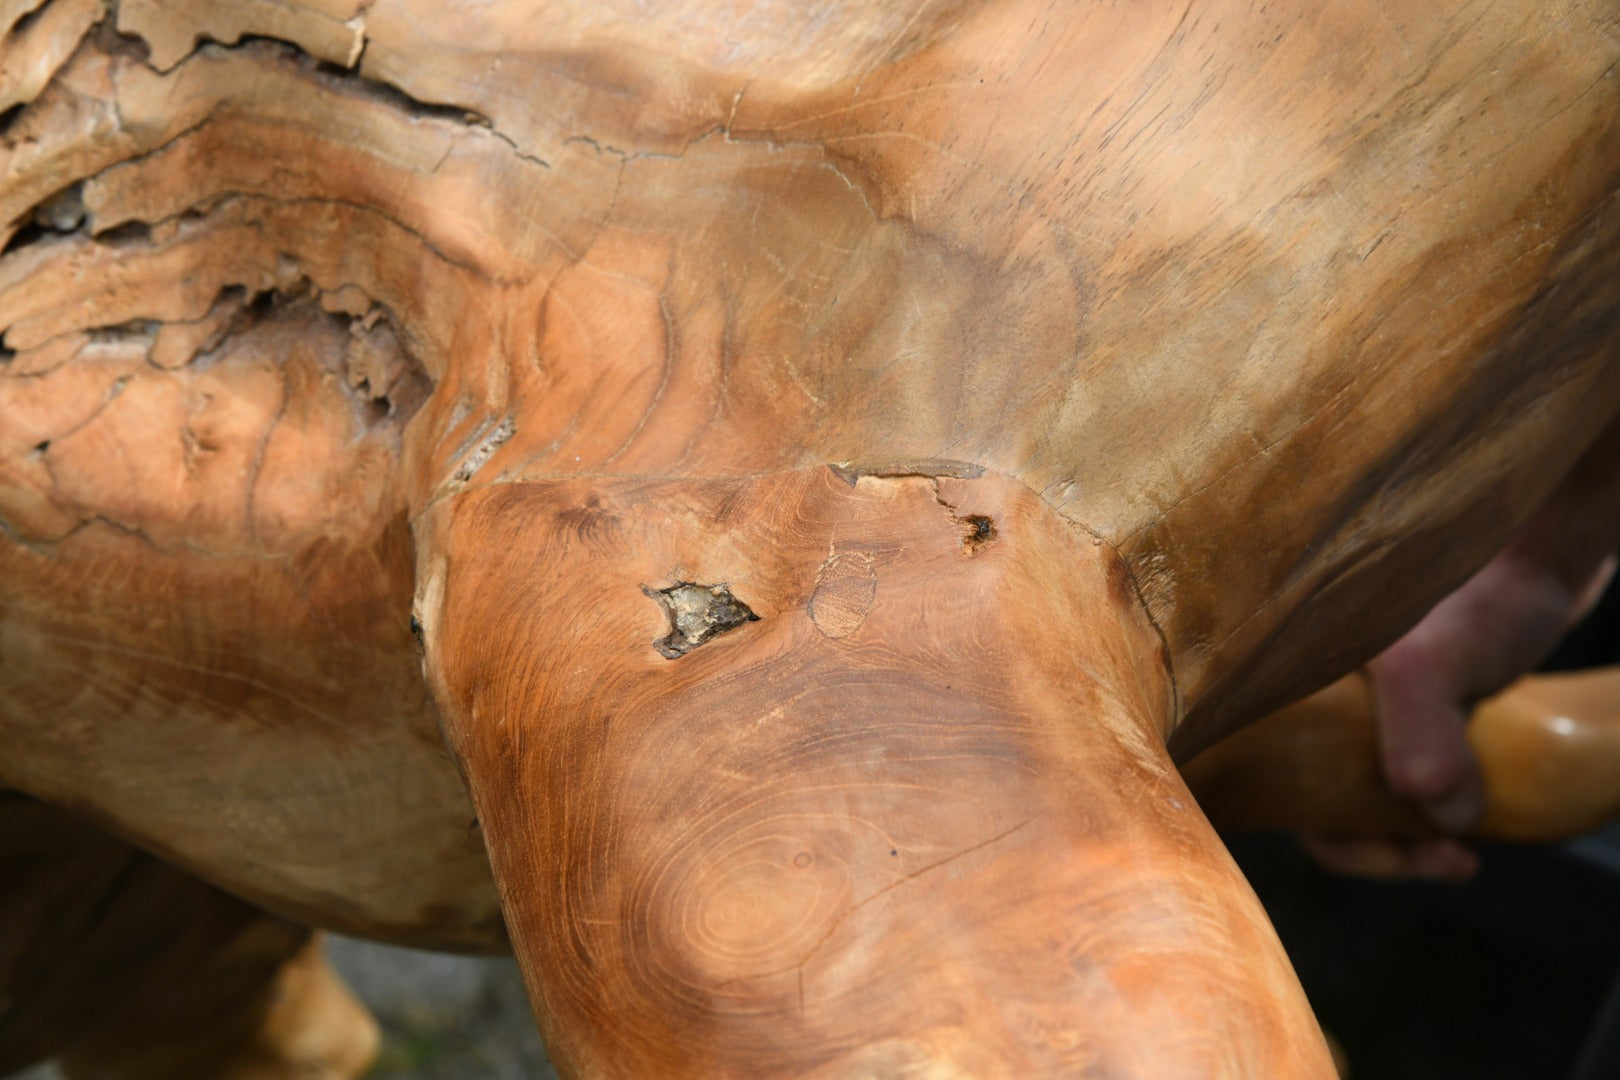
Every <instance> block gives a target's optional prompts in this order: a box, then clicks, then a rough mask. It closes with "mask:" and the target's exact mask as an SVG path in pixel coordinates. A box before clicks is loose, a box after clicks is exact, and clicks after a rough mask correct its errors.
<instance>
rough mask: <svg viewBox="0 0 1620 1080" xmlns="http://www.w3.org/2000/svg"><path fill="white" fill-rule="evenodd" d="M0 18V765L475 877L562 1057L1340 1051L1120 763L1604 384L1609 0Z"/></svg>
mask: <svg viewBox="0 0 1620 1080" xmlns="http://www.w3.org/2000/svg"><path fill="white" fill-rule="evenodd" d="M0 59H3V65H0V66H3V71H4V75H3V76H0V108H6V107H8V106H12V105H14V106H15V111H13V112H10V113H7V114H6V116H5V118H4V120H3V121H0V123H3V124H4V128H3V131H0V238H3V241H4V242H5V244H6V248H5V251H4V253H3V255H0V330H3V334H4V338H3V341H4V348H5V352H4V353H3V354H0V737H3V738H4V740H5V743H6V746H7V753H6V754H5V755H4V756H0V785H4V786H6V787H9V788H12V789H15V790H19V791H24V792H27V793H29V794H30V795H32V796H34V797H37V798H39V799H42V800H44V801H46V802H48V803H51V804H53V805H57V806H63V807H70V808H72V810H73V811H75V812H76V813H79V814H81V815H83V816H84V817H86V818H88V819H89V820H91V821H94V822H96V823H98V824H99V825H100V826H102V827H105V828H107V829H109V830H112V831H114V832H116V833H117V834H118V835H119V836H120V837H123V838H126V839H127V840H129V841H132V842H133V843H135V844H138V845H140V846H141V847H143V848H144V849H146V850H149V851H154V852H157V853H159V854H161V855H162V856H163V857H164V858H166V859H169V860H171V861H173V862H174V863H176V864H178V865H179V866H181V867H184V868H185V869H187V870H188V871H191V872H194V873H196V874H198V875H201V876H202V877H204V878H206V879H207V880H208V881H210V882H212V883H214V884H216V885H218V886H220V887H222V888H225V889H227V890H230V891H231V892H234V893H236V894H238V895H241V896H244V897H247V898H249V899H251V900H252V901H253V902H254V903H256V904H258V905H261V906H263V907H265V908H268V909H270V910H272V911H275V912H277V913H280V914H282V915H285V916H287V917H290V918H295V919H298V920H303V921H307V922H312V923H318V924H320V925H327V926H336V927H342V928H346V929H349V930H351V931H357V932H363V933H369V934H373V935H375V936H380V937H385V938H390V939H395V940H410V941H414V942H417V943H422V944H434V945H441V946H449V947H460V948H500V947H502V946H503V945H504V942H505V926H503V919H504V920H505V923H506V924H509V928H510V931H511V934H512V939H513V941H514V943H515V944H516V946H517V949H518V952H519V956H520V959H521V960H522V961H523V963H524V965H525V970H526V975H527V978H528V980H529V986H530V989H531V992H532V994H533V996H534V997H535V999H536V1003H537V1007H538V1009H539V1012H540V1013H541V1015H542V1022H543V1024H544V1026H545V1027H546V1030H547V1034H548V1037H549V1038H550V1039H551V1041H552V1043H553V1044H554V1046H555V1047H556V1048H557V1051H558V1054H559V1057H560V1058H561V1060H562V1061H563V1062H564V1063H565V1064H566V1065H567V1066H568V1067H569V1068H570V1069H571V1070H572V1071H574V1072H575V1073H577V1074H580V1075H592V1076H594V1075H636V1074H638V1073H639V1074H642V1075H646V1074H649V1073H652V1074H657V1075H671V1076H673V1075H680V1074H682V1073H685V1074H687V1075H705V1076H707V1075H728V1074H729V1075H761V1074H767V1073H772V1072H801V1071H806V1070H809V1071H816V1070H820V1071H821V1072H823V1073H827V1074H840V1073H848V1072H850V1071H852V1070H853V1071H860V1070H862V1069H874V1068H875V1069H880V1070H881V1069H883V1068H889V1067H891V1066H892V1067H894V1068H899V1067H901V1066H902V1065H908V1066H914V1067H915V1068H916V1069H918V1070H919V1071H926V1072H932V1073H936V1074H940V1075H946V1074H953V1070H954V1073H960V1074H970V1075H1005V1074H1007V1073H1008V1072H1009V1071H1013V1072H1017V1071H1020V1070H1026V1071H1027V1070H1029V1069H1033V1070H1035V1071H1052V1070H1059V1071H1061V1070H1064V1069H1070V1070H1075V1071H1079V1070H1081V1069H1083V1068H1088V1067H1090V1068H1095V1069H1098V1070H1102V1069H1113V1070H1115V1071H1117V1072H1119V1073H1122V1074H1124V1075H1141V1076H1155V1077H1157V1076H1172V1075H1195V1076H1199V1077H1206V1076H1253V1075H1289V1076H1301V1077H1305V1076H1316V1075H1330V1073H1329V1069H1330V1066H1329V1065H1328V1063H1327V1056H1326V1052H1325V1050H1324V1048H1323V1047H1322V1045H1321V1041H1320V1039H1319V1037H1318V1035H1317V1033H1316V1031H1315V1026H1314V1023H1313V1021H1312V1020H1311V1018H1310V1015H1309V1011H1308V1009H1307V1007H1306V1005H1305V1003H1304V999H1303V996H1302V995H1301V994H1300V992H1299V990H1298V988H1297V986H1295V985H1294V984H1293V982H1292V979H1291V976H1290V975H1289V974H1288V972H1287V967H1286V961H1285V960H1284V959H1283V958H1282V956H1281V953H1280V951H1279V949H1278V946H1277V945H1276V942H1275V940H1274V938H1273V937H1272V936H1271V935H1270V932H1269V930H1268V929H1267V928H1266V924H1265V921H1264V916H1263V913H1262V912H1261V911H1260V909H1259V908H1258V906H1257V904H1256V902H1255V901H1254V898H1253V896H1252V895H1251V894H1250V893H1249V891H1248V890H1247V887H1246V886H1245V885H1244V883H1243V882H1242V881H1241V879H1240V878H1239V877H1238V876H1237V875H1236V873H1235V871H1234V870H1233V869H1232V867H1231V865H1230V862H1229V861H1228V860H1227V859H1226V856H1225V854H1224V852H1223V851H1222V849H1221V848H1220V845H1219V843H1218V841H1217V840H1216V839H1215V837H1214V835H1213V833H1212V832H1211V831H1210V829H1209V827H1208V826H1207V824H1206V823H1205V822H1204V821H1203V820H1202V818H1201V816H1200V814H1199V812H1198V810H1197V809H1196V808H1195V807H1194V806H1193V805H1192V804H1191V803H1190V801H1189V800H1188V799H1186V798H1185V797H1184V795H1185V792H1184V789H1183V788H1182V786H1181V782H1180V780H1179V779H1178V778H1177V777H1176V776H1175V774H1174V772H1173V770H1172V769H1171V766H1170V762H1171V761H1172V759H1174V758H1182V759H1185V758H1187V757H1190V756H1191V755H1192V754H1194V753H1195V752H1196V751H1197V750H1199V749H1200V748H1202V747H1204V746H1207V745H1209V744H1211V743H1214V742H1216V741H1218V740H1219V739H1220V738H1221V737H1222V736H1223V735H1226V734H1228V733H1230V732H1232V731H1233V730H1235V729H1236V728H1238V727H1240V726H1241V725H1243V724H1244V723H1246V722H1248V721H1249V720H1251V719H1253V718H1254V717H1255V716H1258V715H1261V714H1263V713H1265V712H1266V711H1268V710H1270V709H1273V708H1275V707H1277V706H1280V705H1283V704H1285V703H1286V702H1288V701H1290V700H1293V699H1295V698H1297V697H1299V696H1301V695H1303V694H1304V693H1306V692H1308V691H1310V690H1313V689H1315V688H1317V687H1319V686H1321V685H1323V684H1324V683H1326V682H1327V681H1329V680H1331V679H1332V678H1335V677H1337V676H1340V675H1342V674H1344V673H1345V672H1347V671H1349V670H1351V669H1352V668H1354V667H1355V666H1357V665H1358V664H1360V663H1361V662H1363V661H1364V660H1366V659H1367V658H1368V657H1370V656H1371V655H1373V654H1374V653H1375V652H1376V651H1377V650H1378V649H1380V648H1381V647H1382V646H1384V645H1386V644H1387V643H1388V642H1389V641H1391V640H1392V639H1393V638H1394V637H1395V636H1396V635H1397V634H1398V633H1399V632H1400V631H1401V630H1402V629H1403V628H1404V627H1406V626H1408V625H1410V623H1411V622H1412V621H1413V620H1414V619H1415V618H1417V617H1418V615H1419V614H1420V613H1421V612H1422V611H1424V610H1425V608H1426V607H1427V606H1428V605H1430V604H1432V603H1433V602H1434V601H1435V600H1436V599H1438V598H1439V597H1440V596H1442V595H1444V594H1445V593H1446V592H1447V591H1448V590H1449V589H1450V588H1452V587H1453V586H1455V585H1456V584H1457V583H1459V582H1460V581H1462V580H1464V579H1465V578H1466V577H1467V576H1468V574H1470V573H1471V572H1472V571H1473V570H1474V569H1476V568H1477V567H1478V566H1479V565H1480V564H1481V563H1482V562H1483V561H1484V560H1485V559H1486V558H1488V557H1489V555H1490V554H1491V553H1492V552H1493V551H1494V550H1496V549H1497V548H1499V547H1500V546H1501V545H1502V544H1503V543H1504V542H1505V541H1506V540H1507V538H1508V537H1509V536H1511V535H1512V533H1513V531H1514V530H1515V528H1516V527H1517V526H1518V524H1519V523H1520V522H1521V521H1522V520H1523V519H1524V518H1525V517H1526V516H1527V515H1528V514H1529V513H1530V512H1531V511H1532V509H1533V508H1534V507H1535V506H1536V505H1537V504H1538V503H1539V502H1540V501H1541V499H1542V498H1543V497H1544V496H1545V495H1546V493H1547V492H1548V491H1549V490H1550V489H1551V488H1552V486H1553V485H1554V484H1556V483H1557V482H1558V480H1559V478H1560V476H1561V475H1562V474H1563V473H1564V472H1565V471H1567V469H1568V467H1569V466H1570V464H1571V463H1572V462H1574V461H1575V460H1576V459H1577V458H1578V457H1579V455H1580V454H1581V452H1582V451H1583V449H1584V448H1585V447H1586V446H1587V444H1588V443H1590V442H1591V440H1592V438H1593V436H1594V434H1595V433H1596V432H1597V431H1598V430H1599V429H1600V428H1601V427H1602V426H1603V425H1604V424H1605V423H1606V422H1607V421H1608V420H1609V419H1610V418H1611V417H1612V416H1613V414H1614V413H1615V410H1616V405H1617V403H1620V364H1616V363H1615V362H1614V361H1615V359H1616V357H1615V351H1616V348H1617V344H1616V343H1617V341H1620V337H1617V335H1616V333H1615V329H1616V327H1615V323H1616V320H1617V318H1620V213H1617V212H1616V211H1617V207H1616V201H1617V195H1616V193H1617V191H1620V80H1617V79H1616V77H1615V76H1614V71H1615V65H1616V62H1617V60H1620V11H1617V9H1616V8H1615V5H1614V4H1613V2H1612V0H1553V2H1546V0H1512V2H1503V3H1496V4H1491V5H1483V6H1482V5H1475V4H1470V3H1464V2H1462V0H1455V2H1451V0H1448V2H1444V3H1432V4H1425V5H1417V6H1415V7H1411V10H1406V9H1403V10H1401V11H1399V12H1393V11H1387V10H1386V9H1385V8H1384V7H1383V6H1377V5H1321V4H1313V3H1303V2H1301V3H1283V4H1278V3H1267V4H1250V3H1244V2H1240V0H1219V2H1216V3H1212V4H1203V5H1190V6H1189V5H1186V4H1170V3H1139V4H1131V5H1106V4H1101V3H1071V2H1066V0H1065V2H1058V0H994V2H989V0H987V2H985V3H979V4H964V3H954V2H943V0H941V2H935V0H904V2H900V3H894V4H883V5H871V4H857V3H841V4H832V5H825V4H817V5H804V4H796V3H785V2H762V3H756V4H751V5H737V6H728V7H717V6H715V5H712V4H698V3H669V4H660V5H652V6H649V5H640V4H636V5H632V4H619V3H614V2H608V3H602V2H593V3H591V4H574V3H568V2H565V0H554V2H545V0H521V2H515V3H505V4H499V5H452V4H446V3H444V2H443V0H374V2H369V3H368V2H366V0H175V2H168V0H165V2H163V3H158V2H155V0H123V2H120V3H112V2H111V0H108V2H107V3H105V4H102V3H96V2H87V0H43V2H40V0H9V2H8V0H0ZM683 584H684V585H691V586H702V587H704V588H703V590H700V591H688V592H684V593H670V594H668V595H665V596H662V597H661V596H660V594H662V593H664V591H665V590H670V589H677V588H678V587H680V586H682V585H683ZM722 585H723V586H725V587H726V592H725V593H724V594H722V593H720V592H719V591H717V590H718V588H719V587H720V586H722ZM700 593H701V594H700ZM704 596H708V597H709V598H710V599H724V597H726V596H729V597H731V598H733V599H734V600H736V601H738V602H740V603H741V604H743V605H746V606H747V608H748V609H749V610H750V611H751V612H752V613H753V614H754V615H756V616H758V619H757V621H749V620H748V619H747V617H746V615H744V614H742V613H741V608H732V607H726V606H725V605H724V604H722V605H720V606H719V607H713V606H709V605H707V604H706V602H705V601H704V599H703V597H704ZM413 611H414V615H415V619H416V621H417V625H418V627H419V638H418V640H415V641H413V639H412V635H411V631H410V627H411V624H412V618H413V616H412V612H413ZM671 611H674V612H675V613H676V615H677V616H679V614H680V612H681V611H685V613H686V619H687V622H686V625H685V629H684V630H683V629H682V628H681V626H680V625H679V624H677V625H676V626H675V627H673V628H672V627H671V625H670V620H669V612H671ZM716 620H717V621H716ZM706 622H712V623H713V625H714V626H715V627H720V628H723V632H721V633H718V634H714V635H712V636H706V633H705V626H704V624H705V623H706ZM673 631H680V635H679V636H678V637H677V638H671V637H670V635H671V633H672V632H673ZM424 662H425V665H426V671H427V673H428V676H429V678H428V679H427V685H425V684H424V680H423V679H422V678H421V675H420V670H421V665H422V664H423V663H424ZM429 685H431V687H432V689H431V691H430V690H429V689H428V686H429ZM778 709H780V710H781V713H780V715H778V713H777V710H778ZM441 725H442V728H443V734H444V735H445V736H447V737H448V738H447V741H448V744H449V747H450V751H449V752H447V751H446V750H445V744H444V742H443V741H441V731H440V729H441ZM817 770H823V771H825V773H826V777H825V782H824V783H823V782H822V781H820V780H818V779H817V775H818V774H817ZM469 793H470V798H469ZM728 800H731V801H735V805H736V806H737V807H738V808H739V809H738V812H737V814H736V815H734V816H732V817H726V818H724V819H723V826H722V825H717V824H715V823H714V822H713V821H711V819H710V817H709V816H707V815H711V814H714V813H716V812H717V811H716V809H715V808H716V807H720V806H726V805H732V802H731V801H728ZM1177 803H1179V805H1176V804H1177ZM776 806H781V807H786V808H789V809H788V810H786V811H784V813H787V814H788V816H787V817H785V818H782V819H781V820H780V821H778V820H777V819H776V817H775V816H774V815H775V814H776V811H775V810H773V809H772V808H773V807H776ZM795 815H796V816H795ZM756 836H757V837H758V838H759V839H758V842H759V843H760V844H762V845H765V846H763V847H761V848H760V849H759V853H758V857H757V858H755V857H753V855H752V854H751V852H752V851H753V849H752V848H751V847H750V846H749V845H750V844H752V843H754V839H753V838H755V837H756ZM880 837H892V838H893V839H892V842H890V843H889V845H888V847H887V848H884V847H883V846H882V842H881V840H878V841H877V842H876V844H875V846H874V840H875V839H876V838H880ZM901 841H904V842H903V843H902V842H901ZM486 850H487V852H488V856H489V860H490V861H492V862H493V869H494V873H493V875H491V873H490V866H489V862H487V861H486V854H485V852H486ZM887 851H894V852H895V853H896V854H894V855H888V854H886V852H887ZM801 854H807V855H808V856H809V859H810V862H809V864H808V866H798V865H796V864H795V863H796V860H797V859H798V858H799V856H800V855H801ZM907 860H909V861H907ZM649 875H651V876H649ZM801 882H802V883H801ZM691 919H696V920H697V921H696V922H693V921H690V920H691ZM801 975H803V976H804V984H803V990H802V993H803V997H802V998H801V996H800V994H801V988H800V985H799V984H800V981H801V980H800V976H801ZM790 984H791V985H790ZM632 1012H633V1013H634V1015H633V1016H632V1015H631V1014H632Z"/></svg>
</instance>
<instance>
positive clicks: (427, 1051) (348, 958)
mask: <svg viewBox="0 0 1620 1080" xmlns="http://www.w3.org/2000/svg"><path fill="white" fill-rule="evenodd" d="M327 951H328V955H329V956H330V957H331V960H332V964H333V966H334V967H336V968H337V969H338V971H340V972H342V974H343V977H344V979H346V980H347V981H348V983H349V985H350V986H352V987H353V988H354V991H355V993H356V994H358V995H359V996H360V998H361V1000H363V1001H364V1002H365V1003H366V1004H367V1005H369V1006H370V1007H371V1010H372V1012H373V1013H375V1014H376V1016H377V1020H378V1022H379V1023H381V1024H382V1029H383V1047H382V1053H381V1055H380V1056H379V1058H378V1059H377V1067H376V1068H375V1069H373V1070H372V1072H371V1080H556V1076H557V1074H556V1073H555V1072H553V1071H552V1068H551V1064H550V1062H548V1061H547V1060H546V1051H545V1047H544V1046H542V1045H541V1043H540V1036H539V1035H538V1034H537V1033H536V1032H535V1028H534V1019H533V1016H532V1015H531V1014H530V1012H529V1002H528V999H527V998H526V997H525V996H524V993H523V981H522V979H521V978H520V977H519V976H518V970H517V965H516V964H514V963H513V962H512V961H511V960H506V959H499V960H496V959H485V958H482V957H476V958H475V957H465V956H444V955H440V954H438V953H423V952H415V951H413V950H410V949H394V948H389V947H388V946H386V945H373V944H370V943H368V942H363V941H353V940H350V939H348V938H339V937H332V938H329V939H328V950H327ZM15 1080H61V1074H60V1073H58V1072H57V1071H56V1070H55V1069H52V1068H48V1067H45V1068H39V1069H33V1070H30V1071H29V1072H26V1073H23V1074H21V1075H20V1076H19V1077H17V1078H15Z"/></svg>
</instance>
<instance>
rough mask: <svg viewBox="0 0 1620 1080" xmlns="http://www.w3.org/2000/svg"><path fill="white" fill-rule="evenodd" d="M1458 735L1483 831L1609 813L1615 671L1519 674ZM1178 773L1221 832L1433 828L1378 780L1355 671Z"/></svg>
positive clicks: (1590, 823)
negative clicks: (1480, 784)
mask: <svg viewBox="0 0 1620 1080" xmlns="http://www.w3.org/2000/svg"><path fill="white" fill-rule="evenodd" d="M1468 741H1469V744H1470V745H1471V746H1472V747H1473V750H1474V753H1475V754H1476V755H1477V756H1478V758H1479V764H1480V770H1481V772H1482V773H1483V775H1484V780H1485V796H1486V800H1485V813H1484V816H1483V817H1482V818H1481V819H1480V822H1479V825H1478V828H1477V830H1476V832H1475V835H1477V836H1479V837H1481V838H1482V839H1492V840H1518V841H1535V842H1549V841H1554V840H1565V839H1569V838H1571V837H1574V836H1579V835H1581V834H1582V833H1585V832H1588V831H1590V830H1592V829H1595V828H1597V827H1598V826H1600V825H1602V824H1604V823H1605V822H1607V821H1609V820H1611V819H1613V818H1614V817H1616V816H1617V815H1620V672H1616V671H1614V670H1612V669H1605V670H1602V671H1593V672H1580V673H1575V674H1569V675H1537V676H1535V677H1533V678H1528V679H1524V680H1521V681H1520V682H1518V683H1516V684H1514V685H1513V686H1512V687H1511V688H1510V689H1508V690H1507V691H1505V692H1504V693H1502V694H1500V695H1498V696H1497V697H1494V698H1492V699H1490V700H1488V701H1485V702H1482V703H1481V704H1480V706H1479V708H1478V709H1477V710H1476V711H1475V712H1474V715H1473V717H1472V719H1471V720H1470V721H1469V726H1468ZM1182 775H1183V776H1184V777H1186V780H1187V783H1188V784H1189V786H1191V788H1192V790H1193V793H1194V795H1196V796H1197V798H1198V803H1199V805H1200V806H1201V807H1203V809H1204V812H1205V813H1207V814H1208V815H1209V816H1210V819H1211V820H1212V821H1213V822H1214V823H1215V824H1216V826H1217V827H1219V828H1223V829H1244V828H1293V829H1305V830H1314V831H1319V832H1327V833H1342V834H1352V835H1357V836H1376V835H1387V836H1428V835H1434V833H1435V830H1434V826H1433V825H1432V824H1431V823H1430V822H1429V821H1427V820H1426V819H1425V818H1424V817H1423V816H1422V815H1421V814H1420V813H1418V812H1417V810H1416V809H1415V808H1414V807H1412V806H1411V805H1410V804H1408V803H1406V802H1404V801H1402V800H1401V799H1398V798H1396V797H1395V796H1394V795H1393V794H1391V793H1390V791H1389V789H1388V787H1387V786H1386V784H1385V783H1384V780H1383V776H1382V772H1381V770H1380V768H1379V760H1378V747H1377V735H1376V732H1375V730H1374V725H1373V716H1372V708H1371V705H1370V703H1369V701H1368V695H1367V688H1366V685H1365V682H1364V680H1363V679H1361V677H1360V676H1356V675H1352V676H1348V677H1346V678H1344V679H1341V680H1339V682H1337V683H1335V684H1333V685H1332V686H1330V687H1327V688H1326V689H1324V690H1321V691H1319V692H1317V693H1316V694H1313V695H1312V696H1311V697H1309V698H1307V699H1305V700H1304V701H1301V702H1299V703H1297V704H1295V705H1291V706H1289V707H1288V708H1286V709H1283V710H1281V711H1279V712H1277V713H1274V714H1272V715H1271V716H1268V717H1266V718H1265V719H1264V720H1261V721H1259V722H1257V723H1255V724H1252V725H1250V726H1249V727H1247V728H1245V729H1243V730H1242V731H1240V732H1238V733H1237V734H1235V735H1232V736H1231V737H1229V738H1227V739H1226V740H1224V741H1223V742H1221V743H1219V744H1217V745H1215V746H1213V747H1211V748H1210V749H1208V750H1206V751H1204V753H1202V754H1200V755H1198V757H1196V758H1194V759H1193V760H1192V761H1190V762H1188V763H1187V764H1186V765H1184V766H1183V767H1182Z"/></svg>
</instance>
